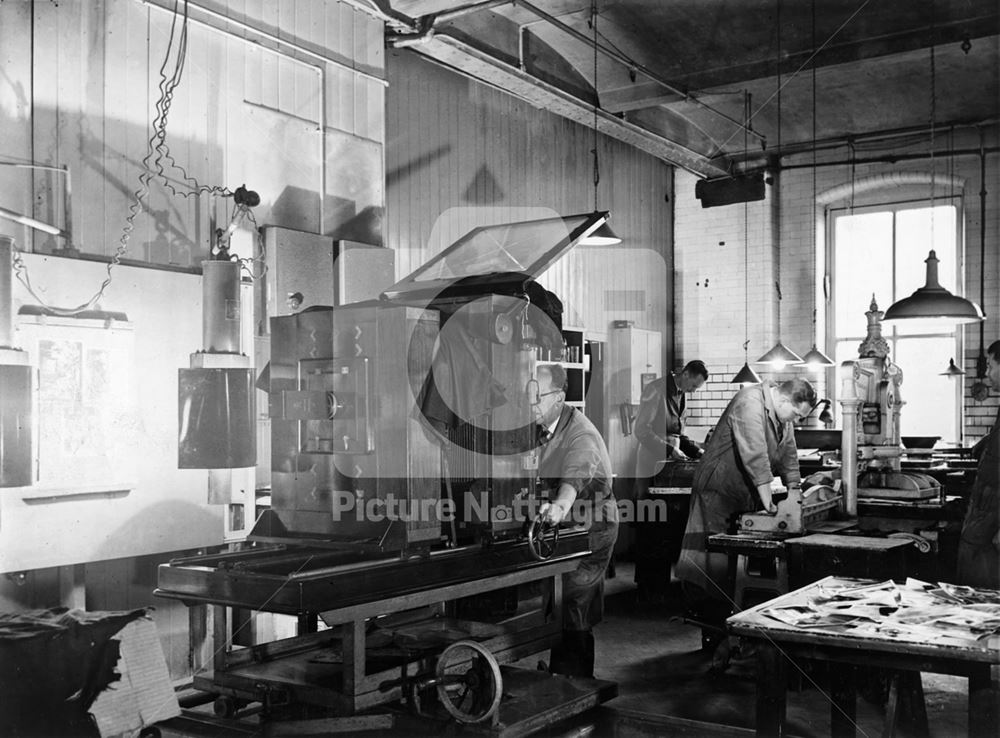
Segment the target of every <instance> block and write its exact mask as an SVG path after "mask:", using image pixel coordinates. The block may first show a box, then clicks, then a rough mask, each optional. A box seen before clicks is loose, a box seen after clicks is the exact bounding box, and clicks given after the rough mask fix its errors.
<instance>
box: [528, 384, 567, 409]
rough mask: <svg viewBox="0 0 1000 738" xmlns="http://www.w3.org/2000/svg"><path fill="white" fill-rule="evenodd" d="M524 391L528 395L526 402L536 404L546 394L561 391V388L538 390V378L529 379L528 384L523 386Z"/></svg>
mask: <svg viewBox="0 0 1000 738" xmlns="http://www.w3.org/2000/svg"><path fill="white" fill-rule="evenodd" d="M525 392H526V393H527V395H528V404H529V405H537V404H539V403H540V402H541V401H542V398H543V397H545V396H546V395H554V394H556V393H557V392H562V390H561V389H554V390H549V391H548V392H540V391H539V389H538V380H535V379H529V380H528V384H527V386H526V387H525Z"/></svg>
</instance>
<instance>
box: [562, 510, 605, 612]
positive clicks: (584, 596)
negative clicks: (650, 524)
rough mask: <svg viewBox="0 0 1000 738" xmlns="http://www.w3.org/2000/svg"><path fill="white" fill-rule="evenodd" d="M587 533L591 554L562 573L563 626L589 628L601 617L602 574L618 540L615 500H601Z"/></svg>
mask: <svg viewBox="0 0 1000 738" xmlns="http://www.w3.org/2000/svg"><path fill="white" fill-rule="evenodd" d="M600 512H601V514H600V515H597V516H595V520H594V522H593V523H592V524H591V526H590V530H589V531H588V532H587V541H588V547H589V548H590V553H589V554H588V555H587V556H586V557H585V558H583V559H581V561H580V563H579V565H578V566H577V567H576V569H574V570H573V571H570V572H567V573H566V574H563V629H565V630H590V629H591V628H592V627H594V626H595V625H597V623H599V622H601V620H603V618H604V575H605V572H607V570H608V563H609V562H610V561H611V554H612V553H613V552H614V549H615V541H617V540H618V503H617V502H616V501H615V499H614V498H611V499H608V500H604V502H603V503H602V504H601V510H600Z"/></svg>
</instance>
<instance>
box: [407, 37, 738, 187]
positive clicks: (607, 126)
mask: <svg viewBox="0 0 1000 738" xmlns="http://www.w3.org/2000/svg"><path fill="white" fill-rule="evenodd" d="M408 45H409V46H410V48H412V49H413V50H414V51H416V52H418V53H420V54H422V55H423V56H426V57H428V58H429V59H432V60H434V61H436V62H438V63H440V64H443V65H445V66H447V67H450V68H452V69H454V70H456V71H459V72H461V73H463V74H466V75H468V76H469V77H472V78H473V79H475V80H477V81H480V82H483V83H485V84H489V85H492V86H494V87H497V88H499V89H501V90H504V91H505V92H508V93H510V94H511V95H514V96H516V97H519V98H521V99H523V100H525V101H527V102H529V103H531V104H532V105H534V106H536V107H538V108H542V109H544V110H548V111H550V112H553V113H555V114H557V115H561V116H563V117H564V118H569V119H570V120H573V121H576V122H577V123H580V124H581V125H585V126H587V127H588V128H589V127H591V126H593V125H594V107H593V106H592V105H590V104H588V103H586V102H585V101H583V100H580V99H579V98H577V97H575V96H573V95H570V94H569V93H567V92H564V91H563V90H560V89H559V88H557V87H555V86H553V85H551V84H548V83H546V82H544V81H543V80H541V79H539V78H537V77H535V76H533V75H531V74H529V73H528V72H526V71H523V70H521V69H518V68H517V67H515V66H513V65H511V64H508V63H506V62H504V61H501V60H499V59H497V58H495V57H493V56H491V55H490V54H487V53H486V52H484V51H481V50H479V49H476V48H474V47H472V46H469V45H468V44H466V43H463V42H462V41H459V40H458V39H455V38H452V37H450V36H446V35H444V34H437V35H429V36H428V37H426V38H425V39H423V40H421V41H420V42H419V43H412V44H408ZM597 129H598V130H599V131H600V132H601V133H604V134H605V135H607V136H610V137H611V138H614V139H617V140H619V141H622V142H624V143H627V144H629V145H631V146H634V147H635V148H637V149H639V150H641V151H645V152H646V153H648V154H651V155H653V156H655V157H657V158H659V159H662V160H664V161H666V162H669V163H671V164H674V165H676V166H678V167H680V168H682V169H685V170H687V171H689V172H692V173H694V174H697V175H699V176H702V177H717V176H721V175H724V174H726V173H727V172H728V170H727V168H726V162H725V161H718V160H711V159H709V158H708V157H706V156H704V155H703V154H699V153H698V152H696V151H693V150H692V149H689V148H688V147H686V146H684V145H683V144H680V143H677V142H676V141H671V140H669V139H667V138H664V137H663V136H660V135H658V134H656V133H653V132H652V131H649V130H646V129H645V128H642V127H640V126H637V125H635V124H634V123H630V122H628V121H625V120H622V119H620V118H617V117H615V116H613V115H610V114H609V113H607V112H605V111H603V110H598V111H597Z"/></svg>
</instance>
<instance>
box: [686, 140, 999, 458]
mask: <svg viewBox="0 0 1000 738" xmlns="http://www.w3.org/2000/svg"><path fill="white" fill-rule="evenodd" d="M996 140H997V134H996V132H995V131H994V132H991V133H990V134H988V136H987V140H986V146H987V147H990V146H996ZM947 145H951V146H952V147H954V148H955V149H978V146H979V139H978V135H975V134H973V135H970V136H967V137H963V136H962V135H961V134H960V133H959V132H956V133H955V135H954V140H953V141H949V142H948V144H947ZM945 147H946V143H945V141H944V139H943V138H940V139H939V140H938V143H937V148H938V149H940V150H943V149H944V148H945ZM875 155H877V152H865V153H864V154H860V153H859V154H858V158H865V157H874V156H875ZM829 157H830V160H834V159H835V160H836V161H842V160H846V158H847V155H846V153H845V152H844V151H843V150H838V151H834V152H831V153H830V154H829ZM998 159H1000V157H998V156H997V155H996V154H992V155H989V156H988V157H987V160H986V164H987V169H986V173H987V176H986V189H987V192H988V195H987V212H986V219H987V220H986V263H985V265H983V264H981V263H980V257H979V252H980V237H979V224H980V217H981V213H980V198H979V191H980V169H979V158H978V156H976V155H974V156H961V157H954V158H952V159H946V158H945V157H944V156H942V155H938V156H937V157H936V159H935V162H934V165H933V167H934V168H933V171H934V172H935V173H936V174H937V175H938V176H939V177H940V176H942V175H945V174H954V175H955V176H956V177H958V178H960V180H964V188H960V191H956V192H955V194H957V195H960V196H961V207H962V209H963V212H964V215H965V255H964V275H965V295H966V296H967V297H969V298H970V299H973V300H975V301H976V302H979V301H980V294H979V293H980V290H979V277H980V273H981V271H982V270H983V269H984V266H985V271H983V274H984V277H985V299H984V301H983V302H984V303H985V304H983V305H982V307H983V310H984V312H985V313H986V315H987V320H986V323H985V326H984V331H985V343H986V345H987V346H988V345H989V344H990V343H991V342H992V341H994V340H997V339H1000V320H998V316H1000V162H998ZM825 160H826V159H824V158H823V157H822V156H821V158H820V162H822V161H825ZM809 162H811V155H810V156H809V158H808V159H806V160H800V161H795V160H794V159H786V160H783V165H785V166H793V167H794V166H795V165H798V164H803V163H809ZM904 171H905V172H924V173H927V172H930V171H932V163H931V161H930V160H929V159H922V160H915V161H909V162H901V163H898V164H887V163H877V164H859V165H857V166H856V167H855V172H854V180H855V182H858V181H860V180H862V179H865V178H868V177H878V176H880V175H885V174H891V173H893V172H904ZM695 181H696V178H695V177H694V176H693V175H689V174H687V173H684V172H680V171H678V172H677V174H676V180H675V199H674V217H675V253H674V259H675V264H674V267H675V271H674V286H675V312H676V315H677V323H676V325H675V343H674V352H673V357H672V358H673V361H672V363H673V365H674V366H682V365H683V364H684V362H686V361H689V360H691V359H694V358H700V359H702V360H704V361H705V363H706V364H707V365H708V367H709V372H710V376H709V381H708V382H707V383H706V385H705V388H704V389H703V390H702V391H701V392H699V393H696V394H695V395H693V396H692V397H691V398H690V400H689V404H688V407H689V408H690V410H689V420H688V423H687V425H688V428H689V430H690V431H691V433H692V435H697V434H698V433H700V432H704V430H707V428H708V427H710V426H712V425H714V424H715V422H716V421H717V420H718V418H719V415H720V414H721V412H722V410H723V409H724V408H725V406H726V403H727V402H728V401H729V399H730V398H731V397H732V395H733V394H734V392H735V391H736V389H737V387H736V385H732V384H729V380H730V379H731V378H732V376H733V375H734V374H735V373H736V372H737V371H738V370H739V369H740V367H741V366H742V365H743V359H744V352H743V341H744V339H745V338H746V339H749V345H748V347H747V355H748V356H749V358H750V360H751V362H752V361H753V360H754V359H755V358H757V357H758V356H760V355H761V354H763V353H764V352H765V351H767V350H768V349H769V348H770V347H771V346H773V345H774V343H775V342H776V341H777V339H778V333H779V319H780V337H781V340H782V342H783V343H784V344H785V345H786V346H788V347H789V348H790V349H792V350H793V351H796V352H797V353H799V354H800V355H801V354H803V353H805V352H806V351H808V350H809V349H810V348H811V346H812V344H813V341H814V340H816V341H817V342H818V344H819V347H820V348H821V349H823V350H824V351H826V353H827V354H829V355H831V356H832V347H829V348H828V347H827V346H826V345H825V343H824V333H825V321H826V316H825V312H824V311H823V306H822V305H820V306H819V313H818V315H817V319H816V327H815V330H814V326H813V313H812V310H813V306H814V305H815V304H816V295H817V294H822V292H821V289H822V287H821V285H822V281H821V280H822V274H823V271H824V268H825V267H824V266H822V265H823V264H824V263H825V259H824V257H823V252H824V248H825V232H824V228H825V216H826V209H825V206H823V205H821V206H817V207H816V209H815V211H816V216H817V217H816V219H815V220H814V219H813V174H812V168H811V167H806V168H801V169H797V168H791V169H786V170H784V171H782V172H781V173H780V177H778V178H777V179H776V180H775V182H774V184H773V185H772V184H769V185H768V186H767V198H766V199H765V200H764V201H761V202H753V203H748V204H747V205H746V206H744V205H743V204H740V205H729V206H724V207H715V208H707V209H706V208H702V207H701V202H700V201H699V200H697V199H695V196H694V185H695ZM850 181H851V172H850V168H849V167H848V166H847V165H846V164H845V165H831V166H826V167H824V166H820V167H819V168H818V169H817V172H816V191H817V192H818V193H820V194H821V195H822V193H824V192H826V191H828V190H832V189H833V188H836V187H840V186H843V185H845V184H848V185H849V184H850ZM775 188H777V190H778V194H779V196H780V201H779V203H778V210H779V216H778V218H777V221H776V222H780V232H779V233H778V234H777V235H778V236H779V237H780V241H779V242H780V259H779V258H778V257H779V254H777V253H775V250H774V248H773V247H774V245H775V235H776V234H775V233H774V231H775V227H774V225H773V223H772V216H773V213H772V208H773V207H774V202H773V198H774V196H775V192H774V190H775ZM848 189H849V188H848ZM927 191H928V189H927V188H924V190H923V191H920V192H917V191H915V190H914V189H913V188H902V187H898V188H892V187H885V188H882V189H880V190H879V191H877V192H873V193H868V194H866V195H864V196H863V197H861V198H858V199H856V200H855V203H856V204H857V205H861V204H864V203H866V202H891V201H899V200H906V199H912V198H913V197H914V196H921V195H922V196H926V194H927ZM935 194H936V196H938V197H942V196H944V195H948V194H952V193H951V191H950V188H943V187H940V186H938V187H937V188H936V193H935ZM846 204H847V203H846V202H835V203H833V206H834V207H836V206H838V205H839V206H844V205H846ZM744 213H745V214H746V234H747V238H746V241H747V259H746V268H744V263H745V262H744V251H743V248H744V240H745V239H744ZM814 233H815V235H816V244H817V248H816V250H815V251H814V249H813V234H814ZM817 263H818V265H817V266H815V267H814V264H817ZM779 266H780V271H781V273H780V285H781V292H782V296H783V299H782V300H781V301H780V303H779V301H778V300H777V299H776V290H775V288H774V282H775V280H776V279H777V278H778V274H777V269H778V268H779ZM859 268H863V266H859ZM744 276H745V277H746V289H744ZM818 286H819V287H818ZM744 305H746V308H747V309H744ZM779 305H780V316H779V310H778V307H779ZM886 307H888V305H884V306H882V308H883V309H885V308H886ZM866 309H867V305H865V306H860V307H859V320H861V321H863V320H864V316H863V313H864V310H866ZM744 316H746V317H747V321H746V323H747V326H746V328H744ZM963 344H964V345H963V356H962V359H963V361H962V362H960V363H962V364H963V368H964V369H965V371H966V372H967V374H966V376H965V378H964V395H963V397H964V398H965V399H964V403H963V404H964V432H965V439H964V440H965V441H966V443H971V442H972V441H975V440H976V439H977V438H979V437H981V436H982V435H984V434H985V432H986V431H987V430H988V429H989V427H990V426H991V425H992V423H993V420H994V419H995V418H996V414H997V407H998V404H1000V400H998V393H1000V388H998V390H996V391H995V390H991V391H990V397H989V398H988V399H987V400H985V401H984V402H976V401H975V400H973V399H972V397H971V394H970V389H971V386H972V384H973V382H974V381H975V369H976V358H977V356H978V355H979V327H978V326H970V327H967V328H966V329H965V336H964V341H963ZM948 358H949V357H947V356H943V357H935V360H939V361H940V363H941V367H942V370H943V369H944V367H945V366H946V365H947V361H948ZM956 361H957V357H956ZM754 368H755V369H757V371H758V373H759V374H761V376H762V377H766V378H772V379H782V378H784V377H788V376H795V375H800V376H805V377H806V378H808V379H810V381H813V382H814V383H815V384H816V385H817V391H818V392H819V393H820V395H821V396H823V395H824V394H825V392H826V387H827V382H828V381H829V382H833V381H835V378H834V376H833V372H832V371H830V372H822V373H817V372H804V371H800V370H794V371H788V370H786V371H784V372H782V373H780V374H775V373H772V372H765V371H763V367H760V366H759V365H758V366H754ZM903 370H904V372H905V370H906V367H903ZM942 381H943V382H944V381H946V380H944V378H942ZM942 391H947V389H946V388H944V387H943V388H942ZM699 429H700V430H699Z"/></svg>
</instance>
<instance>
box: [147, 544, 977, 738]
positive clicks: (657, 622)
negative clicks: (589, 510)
mask: <svg viewBox="0 0 1000 738" xmlns="http://www.w3.org/2000/svg"><path fill="white" fill-rule="evenodd" d="M632 577H633V568H632V566H631V564H629V563H628V562H625V563H620V564H619V565H618V567H617V575H616V577H615V578H614V579H610V580H608V582H607V588H606V597H605V604H606V613H605V620H604V622H603V623H601V624H600V625H599V626H598V627H597V629H596V631H595V633H596V639H597V662H596V667H595V672H596V674H595V675H596V676H597V677H598V678H599V679H607V680H611V681H614V682H617V684H618V695H619V696H618V697H616V698H614V699H612V700H611V701H609V702H606V703H605V704H604V705H603V706H600V707H597V708H594V709H592V710H590V711H589V712H587V713H585V714H583V715H581V716H577V717H575V718H571V719H569V720H567V721H564V722H562V723H559V724H557V725H554V726H551V727H550V728H548V729H546V730H544V731H542V732H541V733H538V734H537V735H542V736H549V737H550V738H570V736H573V737H576V738H583V737H584V736H586V737H590V736H593V737H594V738H598V737H600V736H614V737H615V738H633V737H636V738H638V737H640V736H641V737H643V738H645V737H647V736H662V735H682V736H747V735H753V727H754V700H755V686H756V681H755V678H756V677H755V673H754V671H755V667H754V663H753V659H744V660H743V661H737V662H734V663H733V664H732V665H731V666H730V668H729V669H728V670H726V671H725V673H723V674H721V675H715V674H712V673H710V672H709V667H710V666H711V663H712V654H711V653H710V652H708V651H703V650H702V648H701V632H700V630H699V629H698V628H697V627H695V626H692V625H689V624H687V623H685V622H684V621H683V619H682V618H681V615H680V612H681V611H680V595H679V592H678V591H677V590H676V588H672V589H670V590H669V591H668V592H667V594H666V596H665V597H664V598H663V600H662V601H660V602H655V603H650V602H638V601H637V596H636V588H635V585H634V584H633V581H632ZM541 658H543V659H545V660H547V655H544V656H541ZM538 660H539V656H535V657H533V658H531V659H525V660H524V661H522V662H520V663H519V664H517V665H518V666H522V667H525V668H528V669H534V668H535V666H536V664H537V662H538ZM995 676H996V675H995ZM801 682H802V687H801V689H799V690H797V691H790V692H789V694H788V706H787V716H788V732H789V735H793V736H825V735H829V733H830V727H829V726H830V722H829V721H830V707H829V705H830V702H829V700H828V699H827V697H826V695H825V691H826V685H825V678H824V675H823V674H822V673H821V672H817V673H811V672H810V673H806V674H803V675H802V678H801ZM923 687H924V691H925V697H926V704H927V712H928V717H929V722H930V736H931V738H936V737H940V738H946V737H947V738H953V737H955V736H965V735H967V732H968V731H967V729H966V724H967V716H966V709H967V707H966V706H967V701H966V700H967V696H966V695H967V692H966V681H965V680H964V679H961V678H958V677H947V676H941V675H932V674H925V675H923ZM203 709H205V710H207V711H208V712H209V713H210V711H211V707H210V706H206V707H205V708H203ZM883 715H884V710H883V708H882V706H881V705H877V704H872V703H871V702H869V701H866V700H865V699H863V698H861V697H860V696H859V698H858V730H857V734H858V735H859V736H879V735H881V734H882V726H883ZM227 723H228V725H227V726H226V727H225V728H223V726H222V725H220V724H218V723H216V724H214V725H207V726H205V730H204V731H202V730H200V729H199V730H197V731H192V730H187V729H181V730H177V731H176V732H175V731H172V730H166V731H164V732H163V734H164V735H165V736H194V735H199V736H205V735H211V736H213V738H220V737H221V736H240V735H257V736H259V735H268V733H269V731H268V728H267V727H266V726H264V725H261V724H260V723H259V722H258V720H257V718H256V717H254V718H248V719H247V720H244V721H237V723H239V724H238V725H233V724H232V721H227ZM229 728H232V730H230V729H229ZM454 728H455V726H450V728H448V729H446V730H444V732H442V731H441V729H437V730H435V731H433V733H434V734H436V735H460V734H461V733H457V732H456V731H455V730H454ZM420 734H422V733H421V731H420V730H419V729H417V728H416V727H415V726H412V725H410V726H408V727H407V728H406V729H405V730H404V731H403V732H399V730H396V731H393V732H391V733H379V735H386V736H389V735H391V736H397V735H406V736H413V735H420ZM358 735H365V736H371V735H375V733H372V732H365V733H358ZM897 735H899V736H907V735H908V734H907V732H906V731H905V730H902V731H899V732H897Z"/></svg>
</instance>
